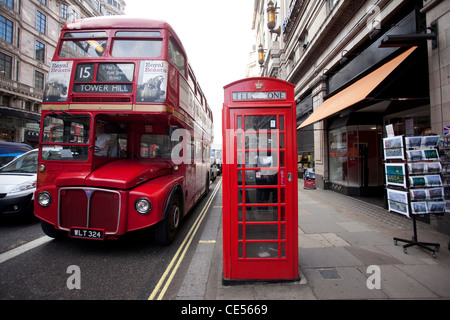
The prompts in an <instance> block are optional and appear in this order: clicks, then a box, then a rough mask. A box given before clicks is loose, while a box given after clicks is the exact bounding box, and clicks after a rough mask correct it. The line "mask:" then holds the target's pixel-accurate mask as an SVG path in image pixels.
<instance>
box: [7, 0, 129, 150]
mask: <svg viewBox="0 0 450 320" xmlns="http://www.w3.org/2000/svg"><path fill="white" fill-rule="evenodd" d="M124 10H125V2H124V1H123V0H83V1H81V0H1V1H0V44H1V46H0V141H11V142H27V143H29V144H30V145H33V146H35V145H36V144H37V142H38V138H39V123H40V109H41V102H42V99H43V93H44V91H43V89H44V84H45V79H46V77H47V73H48V70H49V68H50V63H51V60H52V58H53V54H54V51H55V48H56V45H57V43H58V38H59V34H60V32H61V29H62V27H63V26H64V25H65V24H66V23H68V22H70V21H73V20H77V19H83V18H87V17H94V16H100V15H116V14H123V12H124Z"/></svg>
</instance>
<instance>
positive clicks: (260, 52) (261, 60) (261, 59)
mask: <svg viewBox="0 0 450 320" xmlns="http://www.w3.org/2000/svg"><path fill="white" fill-rule="evenodd" d="M258 62H259V65H260V66H262V65H263V64H264V49H263V46H262V44H260V45H259V47H258Z"/></svg>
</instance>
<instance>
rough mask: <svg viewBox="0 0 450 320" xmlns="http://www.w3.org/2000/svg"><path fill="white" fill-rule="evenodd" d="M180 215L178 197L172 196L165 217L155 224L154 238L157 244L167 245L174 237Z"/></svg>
mask: <svg viewBox="0 0 450 320" xmlns="http://www.w3.org/2000/svg"><path fill="white" fill-rule="evenodd" d="M181 217H182V213H181V205H180V201H179V199H178V197H174V198H173V199H172V201H171V203H170V205H169V208H168V211H167V215H166V218H165V219H164V220H163V221H161V222H160V223H158V224H157V225H156V230H155V240H156V242H158V243H159V244H162V245H169V244H171V243H172V242H173V240H174V239H175V236H176V234H177V232H178V227H179V225H180V220H181Z"/></svg>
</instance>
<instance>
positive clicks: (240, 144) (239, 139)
mask: <svg viewBox="0 0 450 320" xmlns="http://www.w3.org/2000/svg"><path fill="white" fill-rule="evenodd" d="M236 145H237V148H238V150H239V149H242V134H238V135H237V142H236Z"/></svg>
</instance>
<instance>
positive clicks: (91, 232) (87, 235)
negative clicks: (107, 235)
mask: <svg viewBox="0 0 450 320" xmlns="http://www.w3.org/2000/svg"><path fill="white" fill-rule="evenodd" d="M70 236H71V237H72V238H82V239H95V240H103V238H104V232H103V230H96V229H83V228H72V229H70Z"/></svg>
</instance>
